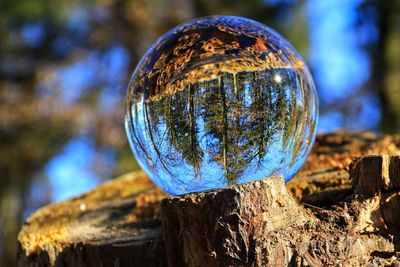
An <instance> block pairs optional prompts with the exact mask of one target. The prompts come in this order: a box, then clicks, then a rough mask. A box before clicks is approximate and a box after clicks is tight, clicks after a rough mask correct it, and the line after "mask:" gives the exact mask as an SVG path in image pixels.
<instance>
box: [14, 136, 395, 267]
mask: <svg viewBox="0 0 400 267" xmlns="http://www.w3.org/2000/svg"><path fill="white" fill-rule="evenodd" d="M399 152H400V136H397V135H395V136H388V135H376V134H372V133H354V132H336V133H333V134H327V135H319V136H318V137H317V141H316V144H315V146H314V148H313V152H312V153H311V155H310V157H309V158H308V160H307V162H306V164H305V165H304V167H303V168H302V170H301V171H300V172H299V173H298V174H297V175H296V177H295V178H294V179H292V180H291V181H290V182H289V183H287V184H286V185H285V184H284V182H283V180H282V178H281V177H279V176H276V177H269V178H268V179H265V180H262V181H256V182H251V183H246V184H242V185H237V186H232V187H228V188H225V189H220V190H213V191H209V192H203V193H198V194H190V195H186V196H182V197H174V198H167V196H166V195H165V194H164V193H163V192H161V191H160V190H159V189H157V188H156V186H154V185H153V184H152V183H151V182H150V181H149V180H148V179H147V178H146V176H145V174H144V173H143V172H137V173H133V174H128V175H125V176H123V177H120V178H117V179H114V180H112V181H110V182H107V183H105V184H103V185H101V186H99V187H98V188H96V189H95V190H93V191H91V192H89V193H87V194H84V195H82V196H80V197H77V198H73V199H70V200H67V201H64V202H61V203H57V204H53V205H49V206H46V207H43V208H42V209H39V210H38V211H36V212H35V213H34V214H32V215H31V217H29V219H28V220H27V222H26V223H25V225H24V226H23V227H22V229H21V232H20V234H19V238H18V241H19V253H18V266H336V265H338V266H339V265H341V266H365V265H368V264H370V265H371V266H375V265H376V266H391V265H393V266H397V265H399V264H400V262H399V261H398V258H399V253H398V252H399V233H398V229H399V226H400V215H399V213H398V212H397V210H398V209H397V208H398V207H400V197H399V196H400V187H399V185H400V181H399V178H398V176H399V172H400V170H399V165H398V164H399V163H398V162H400V160H399V157H397V156H384V155H395V154H399ZM371 154H375V155H376V156H366V155H371ZM356 157H357V158H356ZM353 158H356V159H355V160H354V161H353V162H352V159H353ZM351 162H352V164H350V163H351ZM349 173H350V175H349ZM350 176H351V179H350Z"/></svg>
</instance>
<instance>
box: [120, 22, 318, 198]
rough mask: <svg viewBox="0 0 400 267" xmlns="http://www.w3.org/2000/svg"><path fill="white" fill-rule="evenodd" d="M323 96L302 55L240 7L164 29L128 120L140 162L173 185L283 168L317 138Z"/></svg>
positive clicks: (175, 188)
mask: <svg viewBox="0 0 400 267" xmlns="http://www.w3.org/2000/svg"><path fill="white" fill-rule="evenodd" d="M317 118H318V101H317V95H316V92H315V88H314V83H313V80H312V78H311V75H310V74H309V71H308V69H307V67H306V66H305V64H304V62H303V60H302V59H301V57H300V56H299V55H298V54H297V52H296V51H295V50H294V48H293V47H292V46H291V45H290V44H289V43H288V42H287V41H286V40H285V39H284V38H283V37H281V36H280V35H279V34H277V33H276V32H274V31H273V30H271V29H270V28H268V27H266V26H265V25H262V24H260V23H258V22H255V21H252V20H248V19H244V18H240V17H227V16H218V17H209V18H202V19H197V20H192V21H189V22H187V23H185V24H183V25H181V26H178V27H176V28H174V29H173V30H171V31H169V32H168V33H166V34H165V35H164V36H162V37H161V38H160V39H159V40H158V41H157V42H156V43H155V44H154V45H153V47H152V48H150V50H149V51H148V52H147V53H146V55H145V56H144V57H143V58H142V60H141V61H140V63H139V64H138V66H137V68H136V70H135V72H134V73H133V76H132V79H131V82H130V85H129V91H128V96H127V102H126V116H125V126H126V131H127V135H128V139H129V142H130V146H131V148H132V150H133V153H134V155H135V156H136V159H137V161H138V162H139V164H140V165H141V167H142V168H143V169H144V170H145V171H146V172H147V174H148V175H149V176H150V178H151V179H152V180H153V181H154V182H155V183H156V184H157V185H158V186H160V187H161V188H162V189H163V190H165V191H166V192H168V193H170V194H173V195H180V194H186V193H189V192H198V191H204V190H208V189H214V188H222V187H226V186H228V185H231V184H238V183H244V182H248V181H253V180H257V179H262V178H264V177H266V176H269V175H275V174H282V175H283V176H284V177H285V179H286V180H288V179H290V178H291V177H292V176H293V175H294V174H295V173H296V172H297V171H298V170H299V169H300V167H301V166H302V165H303V163H304V161H305V159H306V157H307V155H308V153H309V151H310V148H311V146H312V144H313V141H314V139H315V133H316V124H317Z"/></svg>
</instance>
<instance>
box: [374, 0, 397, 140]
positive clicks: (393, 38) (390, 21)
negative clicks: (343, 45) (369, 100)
mask: <svg viewBox="0 0 400 267" xmlns="http://www.w3.org/2000/svg"><path fill="white" fill-rule="evenodd" d="M374 3H375V5H376V10H377V12H378V22H377V26H378V31H379V37H378V40H377V44H376V48H375V52H373V54H372V62H373V65H374V71H373V81H374V82H373V83H374V85H375V87H376V89H377V90H378V94H379V96H380V98H381V104H382V120H381V129H382V131H384V132H392V133H393V132H398V131H399V130H400V104H399V103H400V30H399V29H400V25H399V19H400V16H399V14H398V8H399V7H400V1H399V0H393V1H374Z"/></svg>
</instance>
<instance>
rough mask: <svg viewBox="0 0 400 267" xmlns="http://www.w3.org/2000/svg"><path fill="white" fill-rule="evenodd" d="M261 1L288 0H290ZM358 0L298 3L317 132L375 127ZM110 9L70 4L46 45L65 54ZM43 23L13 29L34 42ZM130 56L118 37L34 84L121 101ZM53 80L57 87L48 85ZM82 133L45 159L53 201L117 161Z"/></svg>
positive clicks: (69, 97) (371, 28) (109, 103)
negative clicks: (63, 30) (99, 165)
mask: <svg viewBox="0 0 400 267" xmlns="http://www.w3.org/2000/svg"><path fill="white" fill-rule="evenodd" d="M265 2H266V3H268V4H278V3H280V2H285V3H289V4H290V3H293V2H295V0H265ZM361 2H362V0H352V1H349V0H335V1H325V0H310V1H307V2H306V4H305V5H304V14H305V16H306V18H307V22H308V25H309V38H310V40H309V41H310V49H309V55H304V57H305V58H308V59H309V62H308V64H309V66H310V67H311V70H312V73H313V76H314V79H315V81H316V85H317V89H318V92H319V98H320V104H321V111H322V112H321V115H320V122H319V131H322V132H328V131H332V130H334V129H337V128H349V129H373V130H377V128H378V124H379V121H380V109H381V108H380V103H379V99H378V98H377V96H376V95H374V93H373V92H370V91H366V90H365V89H364V87H363V85H364V84H365V83H366V82H367V81H368V79H369V78H370V75H371V73H370V67H371V66H370V65H371V62H370V60H369V57H368V55H367V53H366V51H364V48H363V47H364V46H365V45H366V44H368V43H371V42H375V41H376V39H377V37H378V35H379V33H378V30H377V28H376V26H375V24H376V14H375V13H374V11H373V10H370V11H369V13H368V14H367V15H368V17H367V19H364V20H360V17H359V13H358V10H357V8H358V6H359V4H360V3H361ZM110 16H111V15H110V11H109V10H107V9H105V8H100V7H90V9H89V8H88V7H79V8H76V9H73V10H72V11H71V12H70V13H69V16H68V18H67V24H66V25H67V28H68V30H69V32H70V34H68V35H64V36H58V37H57V38H56V39H55V41H54V42H53V44H52V46H51V49H53V52H55V53H56V54H58V55H60V56H65V55H69V54H70V52H72V51H73V49H74V48H75V46H76V45H77V43H82V42H84V41H85V40H86V39H87V36H88V33H89V31H90V23H91V21H105V20H107V19H108V18H109V17H110ZM360 21H361V22H360ZM43 27H45V24H44V23H43V22H41V21H37V22H35V21H32V22H29V23H27V24H25V25H23V26H22V27H21V29H20V32H19V34H20V36H21V39H22V40H23V42H25V43H26V44H28V45H29V46H31V47H37V46H39V45H40V44H41V43H42V42H43V40H44V38H45V36H44V28H43ZM289 41H290V40H289ZM129 59H130V55H129V52H128V49H126V48H125V47H124V46H123V45H122V44H120V43H118V42H117V41H115V42H114V43H112V44H111V45H109V46H108V47H106V48H101V49H94V50H91V51H85V53H84V54H83V56H82V57H81V56H77V59H75V60H73V61H72V62H70V64H68V65H64V66H59V67H57V68H56V69H55V76H54V81H53V83H50V84H46V83H44V84H40V85H39V86H38V92H40V93H46V94H55V93H57V92H56V91H58V93H59V99H60V105H72V104H74V103H76V102H77V101H79V99H80V98H81V97H82V95H85V94H88V93H89V92H90V91H91V90H98V92H100V94H99V99H98V101H99V104H98V105H97V107H98V110H97V111H96V112H99V113H102V112H108V111H110V110H114V109H123V106H117V105H119V103H121V100H122V99H123V98H124V97H125V89H126V85H127V82H128V81H127V80H126V78H127V73H128V72H129V71H131V70H132V69H133V67H134V66H131V65H130V64H132V63H130V60H129ZM54 84H57V85H58V86H59V88H57V89H56V88H54ZM349 98H352V101H353V102H354V112H350V113H349V112H347V113H346V116H345V115H344V113H345V110H343V108H342V107H341V105H340V103H341V101H344V100H345V99H349ZM349 114H350V115H349ZM350 121H351V122H352V123H350ZM121 127H122V122H121ZM85 134H86V135H85V136H77V137H75V138H74V139H72V140H70V141H69V142H68V143H67V144H66V145H65V147H64V148H63V149H62V151H61V152H60V154H59V155H57V156H55V157H54V158H53V159H51V160H50V161H49V163H48V164H47V166H46V167H45V172H46V174H47V176H48V177H49V182H50V186H51V191H52V193H53V194H52V195H53V198H52V199H53V200H54V201H58V200H62V199H65V198H67V197H70V196H74V195H77V194H79V193H82V192H84V191H86V190H88V189H90V188H93V187H94V186H95V185H97V184H98V183H99V182H101V181H102V180H104V179H106V178H109V177H108V175H109V174H110V173H111V170H112V169H113V166H114V165H115V158H114V156H113V151H112V149H108V150H107V151H104V148H99V147H97V146H96V144H94V143H93V141H92V140H91V137H90V133H88V132H85ZM102 149H103V150H102ZM99 155H102V156H100V158H105V159H106V160H104V162H105V163H104V164H105V165H107V167H106V169H109V170H110V172H109V173H107V172H105V173H101V174H99V173H98V172H96V171H93V169H92V165H93V162H95V161H96V159H97V158H98V157H99Z"/></svg>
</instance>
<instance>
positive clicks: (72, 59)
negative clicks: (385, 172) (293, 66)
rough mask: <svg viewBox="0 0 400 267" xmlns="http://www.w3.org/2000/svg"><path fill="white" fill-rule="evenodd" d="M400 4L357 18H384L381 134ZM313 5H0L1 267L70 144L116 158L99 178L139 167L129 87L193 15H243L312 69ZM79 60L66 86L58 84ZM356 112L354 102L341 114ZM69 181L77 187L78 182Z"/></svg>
mask: <svg viewBox="0 0 400 267" xmlns="http://www.w3.org/2000/svg"><path fill="white" fill-rule="evenodd" d="M320 1H324V0H320ZM399 3H400V1H399V0H395V1H373V0H371V1H368V0H366V1H361V2H360V4H359V9H360V12H362V11H363V10H368V9H371V8H372V9H373V10H374V12H375V14H376V16H377V17H378V20H377V28H378V30H379V38H378V41H377V42H376V43H374V44H372V45H370V46H369V47H366V49H367V50H368V53H369V55H370V57H371V59H372V60H371V62H372V66H371V73H372V75H371V78H370V80H369V81H368V83H367V84H366V85H365V86H366V87H368V88H369V90H372V91H374V92H376V93H377V94H378V95H379V98H380V101H381V103H382V112H383V113H382V118H383V119H382V127H381V128H382V129H384V130H385V131H388V132H393V131H398V130H399V129H400V123H399V118H400V104H399V103H400V88H399V85H400V78H399V77H400V76H399V68H400V49H399V42H400V31H399V29H400V25H399V21H400V19H399V18H400V15H399V14H398V11H399ZM306 5H307V1H276V0H275V1H267V0H246V1H242V0H229V1H228V0H218V1H214V0H115V1H112V0H84V1H72V0H60V1H51V0H18V1H10V0H0V142H1V149H0V173H1V178H0V266H14V265H15V255H16V249H17V243H16V236H17V233H18V230H19V228H20V225H21V223H22V221H23V218H24V217H26V216H27V215H28V214H29V213H30V212H32V211H33V210H35V209H36V208H38V207H39V206H41V205H43V204H46V203H48V202H50V201H51V200H52V192H51V186H50V185H49V179H48V178H49V177H48V173H47V172H46V170H45V166H46V164H48V162H49V160H51V159H52V158H53V157H54V156H55V155H57V154H58V153H60V150H61V149H62V148H63V147H64V145H65V144H66V143H68V141H69V140H71V139H72V138H74V137H76V136H84V137H85V138H90V139H91V140H93V142H94V144H95V146H96V148H98V149H99V150H101V149H103V148H104V149H111V150H112V151H114V154H113V155H115V157H114V160H113V162H114V165H113V167H112V169H111V172H110V173H108V172H106V171H104V166H103V165H104V164H103V161H102V160H99V161H94V162H93V164H92V166H91V168H92V170H93V172H94V173H96V174H97V175H98V176H99V177H100V178H101V179H106V178H110V177H112V176H114V175H118V174H122V173H124V172H127V171H131V170H133V169H137V168H138V166H137V164H136V162H135V161H134V159H133V157H132V154H131V153H130V151H129V148H128V145H127V142H126V138H125V133H124V128H123V112H124V103H123V102H124V95H125V87H124V85H126V84H127V83H128V80H129V75H130V73H131V72H132V71H133V68H134V66H135V65H136V63H137V61H138V60H139V59H140V57H141V55H142V54H143V53H144V52H145V51H146V50H147V49H148V48H149V46H150V45H151V43H153V42H154V41H155V40H156V39H157V38H158V37H159V36H160V35H161V34H163V33H165V32H166V31H167V30H169V29H170V28H172V27H174V26H176V25H178V24H180V23H182V22H183V21H186V20H189V19H192V18H195V17H201V16H207V15H214V14H222V15H239V16H244V17H248V18H251V19H255V20H258V21H260V22H263V23H265V24H267V25H269V26H271V27H272V28H274V29H276V30H277V31H278V32H280V33H282V34H283V35H284V36H285V37H286V38H287V39H288V40H289V41H290V42H291V43H293V45H294V46H295V47H296V49H297V50H298V51H299V52H300V54H302V55H303V56H304V57H305V59H306V61H307V60H308V59H309V58H308V55H309V44H310V38H309V24H308V21H307V16H306V11H305V6H306ZM316 12H317V11H316ZM332 23H335V22H332ZM32 32H34V34H32ZM113 47H117V48H118V47H123V48H124V49H125V50H126V54H122V55H125V56H124V57H127V58H126V61H127V63H126V64H127V67H126V68H120V69H119V70H124V71H123V72H124V73H118V72H117V73H116V74H112V75H110V76H112V77H109V78H107V79H106V78H104V77H108V76H107V72H108V69H107V67H110V68H111V67H112V64H111V63H109V62H108V61H107V55H108V54H107V53H108V52H109V51H110V49H111V48H113ZM125 50H124V51H125ZM99 59H101V60H103V61H101V62H103V63H101V64H102V65H101V66H99V64H98V62H100V61H99ZM82 62H84V63H85V64H83V67H81V68H78V71H75V72H74V73H72V74H70V75H69V76H68V77H69V78H68V79H69V80H68V79H67V80H65V79H64V80H63V79H61V78H60V75H61V74H60V73H64V74H65V72H67V73H68V70H69V68H70V66H76V65H78V66H80V65H79V64H82ZM104 62H105V63H104ZM110 62H113V61H112V60H111V61H110ZM87 68H93V70H94V71H93V74H91V75H92V76H90V78H89V81H90V82H87V81H86V82H80V83H79V81H80V79H81V77H80V72H84V71H85V69H87ZM115 76H117V78H118V79H117V80H116V81H114V80H115ZM113 77H114V78H113ZM113 79H114V80H113ZM110 80H112V82H110ZM77 81H78V82H77ZM82 84H83V85H82ZM75 86H76V88H75ZM78 87H81V88H80V89H82V90H81V91H80V92H79V94H78V93H77V95H78V96H77V97H75V98H74V100H73V101H72V100H71V101H65V98H66V96H65V94H67V96H68V94H73V93H74V90H77V88H78ZM110 87H111V89H110ZM105 90H109V91H110V90H111V92H108V94H109V95H115V96H117V97H116V103H115V104H114V105H113V106H112V108H111V109H106V108H105V107H104V105H103V102H104V98H105V99H108V98H110V97H109V96H108V95H107V94H106V96H104V92H105ZM335 105H336V104H334V105H332V106H335ZM322 108H329V107H322ZM351 108H352V105H351V103H350V104H349V105H347V106H346V107H345V108H343V112H346V110H351ZM77 153H79V152H77ZM99 157H100V156H99ZM71 179H75V180H76V182H77V183H79V177H71Z"/></svg>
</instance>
